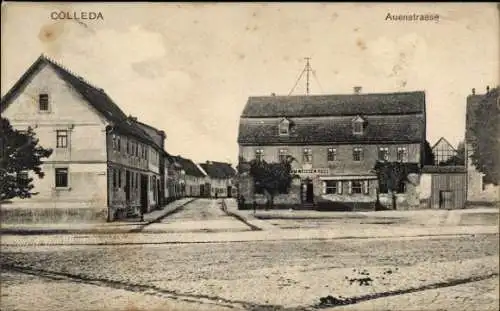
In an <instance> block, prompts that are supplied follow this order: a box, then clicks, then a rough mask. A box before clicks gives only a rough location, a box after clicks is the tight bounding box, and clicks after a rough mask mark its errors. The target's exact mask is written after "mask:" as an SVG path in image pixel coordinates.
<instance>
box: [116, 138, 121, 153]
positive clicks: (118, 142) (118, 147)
mask: <svg viewBox="0 0 500 311" xmlns="http://www.w3.org/2000/svg"><path fill="white" fill-rule="evenodd" d="M116 150H118V151H121V150H122V144H121V140H120V136H117V137H116Z"/></svg>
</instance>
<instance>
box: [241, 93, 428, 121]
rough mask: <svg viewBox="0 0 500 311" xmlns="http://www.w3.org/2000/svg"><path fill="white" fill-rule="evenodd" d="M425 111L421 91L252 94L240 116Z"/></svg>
mask: <svg viewBox="0 0 500 311" xmlns="http://www.w3.org/2000/svg"><path fill="white" fill-rule="evenodd" d="M424 112H425V92H423V91H415V92H399V93H371V94H341V95H307V96H304V95H301V96H255V97H249V98H248V101H247V104H246V106H245V108H244V109H243V113H242V114H241V117H242V118H262V117H312V116H347V115H349V116H356V115H394V114H396V115H397V114H415V113H424Z"/></svg>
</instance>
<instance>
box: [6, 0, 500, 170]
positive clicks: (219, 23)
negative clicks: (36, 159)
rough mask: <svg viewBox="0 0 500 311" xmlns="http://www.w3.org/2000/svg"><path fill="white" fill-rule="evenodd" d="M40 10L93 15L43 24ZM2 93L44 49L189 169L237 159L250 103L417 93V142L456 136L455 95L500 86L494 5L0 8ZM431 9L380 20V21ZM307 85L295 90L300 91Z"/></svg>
mask: <svg viewBox="0 0 500 311" xmlns="http://www.w3.org/2000/svg"><path fill="white" fill-rule="evenodd" d="M52 12H69V13H70V14H71V15H73V14H75V13H76V14H77V15H80V14H81V12H87V13H86V14H87V15H89V13H88V12H93V13H95V14H99V13H100V14H101V15H102V17H103V18H102V19H95V20H81V21H80V22H79V21H76V20H74V19H73V20H71V19H63V20H54V19H52V18H51V13H52ZM1 13H2V22H1V32H2V33H1V35H2V38H1V43H2V46H1V52H2V53H1V79H2V80H1V94H2V96H3V95H4V94H5V93H6V92H7V91H8V90H9V89H10V88H11V87H12V85H13V84H14V83H15V82H16V81H17V79H19V77H20V76H21V75H22V74H23V73H24V72H25V71H26V70H27V68H28V67H29V66H30V65H31V64H32V63H33V62H34V61H35V60H36V59H37V58H38V56H39V55H40V54H42V53H44V54H46V55H47V56H49V57H51V58H53V59H54V60H56V61H57V62H59V63H62V64H63V65H64V66H65V67H67V68H69V69H71V71H73V72H76V73H77V74H78V75H80V76H82V77H84V78H85V79H86V80H87V81H89V82H90V83H92V84H94V85H97V86H99V87H101V88H103V89H104V90H105V91H106V93H107V94H108V95H109V96H110V97H111V98H112V99H113V100H114V101H115V102H116V103H117V104H118V105H119V106H120V107H121V108H122V110H123V111H124V112H125V113H126V114H127V115H129V114H130V115H132V116H135V117H137V118H138V119H139V120H140V121H142V122H145V123H148V124H150V125H152V126H155V127H157V128H159V129H162V130H164V131H165V132H166V134H167V140H166V150H167V151H168V152H169V153H171V154H174V155H182V156H185V157H187V158H191V159H192V160H194V161H196V162H204V161H206V160H212V161H229V162H232V163H236V161H237V158H238V156H237V155H238V145H237V135H238V122H239V116H240V114H241V112H242V110H243V107H244V105H245V103H246V100H247V99H248V97H249V96H258V95H264V96H265V95H270V94H271V93H276V94H277V95H287V94H288V93H289V92H290V90H291V89H292V87H293V86H294V84H295V82H296V80H297V77H298V76H299V74H300V72H301V71H302V69H303V68H304V65H305V60H304V57H311V66H312V68H313V70H315V75H313V76H311V94H349V93H352V92H353V87H354V86H362V92H364V93H380V92H397V91H425V92H426V106H427V139H428V140H429V142H430V143H431V144H434V143H435V142H436V141H437V140H438V139H439V138H440V137H442V136H444V137H445V138H446V139H447V140H448V141H450V142H451V143H452V144H453V145H455V146H456V145H457V144H458V142H459V141H460V140H461V139H463V137H464V131H465V130H464V128H465V105H466V97H467V96H468V95H469V94H471V89H472V88H476V92H477V93H484V92H485V90H486V86H487V85H489V86H492V87H493V86H496V85H498V84H499V73H500V63H499V60H500V49H499V41H500V40H499V38H500V25H499V15H500V14H499V10H498V8H497V6H496V4H495V3H432V4H429V3H428V4H419V3H411V4H403V3H399V4H398V3H373V4H362V3H357V4H354V3H353V4H349V3H314V4H310V3H308V4H306V3H268V4H266V3H230V4H224V3H212V4H210V3H203V4H202V3H183V4H180V3H179V4H175V3H122V4H120V3H118V4H113V3H106V4H99V3H74V4H71V3H70V4H64V3H9V2H7V3H5V2H3V3H2V12H1ZM388 13H390V14H413V13H416V14H432V15H434V14H438V15H439V21H437V22H436V21H427V22H426V21H419V22H409V21H389V20H386V17H387V14H388ZM305 91H306V88H305V81H304V80H302V81H300V82H299V84H298V85H297V87H296V89H295V90H294V93H293V94H294V95H300V94H304V93H305Z"/></svg>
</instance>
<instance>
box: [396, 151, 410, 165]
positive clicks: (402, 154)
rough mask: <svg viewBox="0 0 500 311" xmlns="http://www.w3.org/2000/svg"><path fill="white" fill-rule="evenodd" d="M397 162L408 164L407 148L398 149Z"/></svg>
mask: <svg viewBox="0 0 500 311" xmlns="http://www.w3.org/2000/svg"><path fill="white" fill-rule="evenodd" d="M397 160H398V161H399V162H406V161H408V157H407V152H406V148H403V147H401V148H398V154H397Z"/></svg>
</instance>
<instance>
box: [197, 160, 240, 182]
mask: <svg viewBox="0 0 500 311" xmlns="http://www.w3.org/2000/svg"><path fill="white" fill-rule="evenodd" d="M199 165H200V166H201V168H202V169H203V170H204V171H205V172H206V173H207V175H208V176H209V177H210V178H215V179H228V178H232V177H234V176H235V175H236V171H235V170H234V168H232V167H231V164H229V163H224V162H215V161H207V162H205V163H200V164H199Z"/></svg>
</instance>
